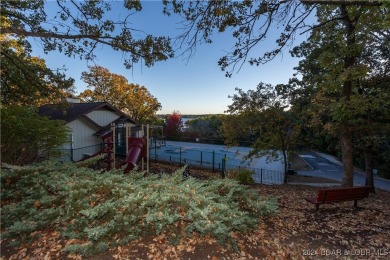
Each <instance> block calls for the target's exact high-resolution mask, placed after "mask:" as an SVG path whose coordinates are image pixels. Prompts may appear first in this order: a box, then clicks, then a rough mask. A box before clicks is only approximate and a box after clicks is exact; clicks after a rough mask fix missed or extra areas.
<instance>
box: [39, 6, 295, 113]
mask: <svg viewBox="0 0 390 260" xmlns="http://www.w3.org/2000/svg"><path fill="white" fill-rule="evenodd" d="M54 5H55V2H50V1H49V2H48V7H49V9H48V10H49V11H50V10H53V9H51V8H53V7H54ZM112 5H113V9H112V10H113V11H112V13H111V14H110V16H111V17H112V18H114V19H119V18H120V17H125V16H126V15H127V14H128V11H127V10H125V9H124V8H121V6H122V3H121V2H119V3H118V2H117V3H112ZM142 6H143V10H142V11H141V12H138V13H135V14H134V15H132V16H131V17H132V18H131V22H132V26H133V27H134V28H136V29H140V30H142V31H144V33H143V32H139V33H136V34H139V35H141V36H143V35H146V34H153V35H155V36H158V35H167V36H171V37H174V36H177V35H178V34H179V33H180V32H181V31H180V28H181V25H180V24H179V21H180V18H179V17H177V16H175V15H172V16H170V17H168V16H164V15H163V14H162V4H161V3H160V2H159V1H143V2H142ZM48 14H49V15H50V12H48ZM275 36H276V34H275ZM32 43H33V49H34V52H33V55H35V56H40V57H42V58H44V59H45V60H46V64H47V65H48V66H49V67H50V68H52V69H54V68H62V67H65V68H67V71H66V75H67V76H69V77H72V78H74V79H75V87H76V91H77V93H80V92H82V91H84V90H85V89H86V84H85V83H84V82H83V81H82V80H81V79H80V77H81V72H83V71H88V68H87V66H88V65H94V64H96V65H99V66H102V67H105V68H107V69H109V70H110V71H111V72H112V73H116V74H119V75H123V76H125V77H126V78H127V79H128V80H129V82H132V83H135V84H139V85H143V86H145V87H146V88H147V89H148V90H149V91H150V93H151V94H152V95H153V96H155V97H156V98H157V99H158V101H159V102H160V103H161V105H162V110H160V111H159V112H158V114H170V113H172V112H173V111H174V110H178V111H180V113H181V114H218V113H223V112H224V111H226V110H227V106H228V105H229V104H230V103H231V99H229V98H228V95H231V94H234V93H235V90H234V89H235V88H236V87H238V88H242V89H244V90H249V89H255V88H256V86H257V84H258V83H259V82H265V83H271V84H278V83H286V82H287V81H288V79H289V78H290V77H291V76H292V74H293V73H294V70H293V67H294V66H296V65H297V64H298V59H296V58H295V59H293V58H291V57H290V54H289V53H288V50H285V51H284V53H283V55H280V56H278V57H277V58H276V59H274V60H273V61H272V62H270V63H268V64H266V65H261V66H259V67H256V66H250V65H249V64H247V65H244V66H243V67H242V69H241V70H240V71H239V72H238V73H237V74H233V76H232V77H231V78H226V77H225V72H223V71H221V69H220V67H219V66H218V64H217V62H218V59H219V58H220V57H222V56H223V55H224V54H225V53H226V51H229V50H230V49H231V48H232V47H233V46H234V39H233V38H232V36H231V34H229V33H228V32H225V33H223V34H216V35H215V37H214V42H213V43H212V44H203V45H200V46H198V47H197V50H196V52H195V54H194V55H193V56H192V57H191V59H190V60H186V59H183V57H177V58H173V59H171V60H168V61H163V62H158V63H156V64H155V66H153V67H151V68H148V67H146V66H144V65H143V64H142V63H139V64H135V65H134V68H133V69H130V70H127V69H125V67H124V65H123V60H122V54H121V53H120V52H115V51H113V50H111V49H110V48H108V47H99V48H98V49H97V50H96V52H95V54H96V56H97V58H96V60H95V61H94V63H92V62H89V63H88V62H87V61H85V60H80V59H79V58H75V59H73V58H68V57H66V56H65V55H63V54H61V53H56V52H51V53H49V54H48V55H45V54H44V53H43V52H42V50H41V49H40V47H39V45H38V44H36V43H34V41H32ZM275 45H276V44H275V41H274V40H272V37H270V38H269V39H268V40H267V41H265V42H263V43H262V45H261V46H260V47H261V49H262V50H263V51H267V50H271V49H272V47H273V46H275ZM177 54H179V53H177ZM253 55H254V56H256V55H260V53H258V54H256V53H253Z"/></svg>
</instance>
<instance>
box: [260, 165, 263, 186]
mask: <svg viewBox="0 0 390 260" xmlns="http://www.w3.org/2000/svg"><path fill="white" fill-rule="evenodd" d="M260 183H263V168H261V169H260Z"/></svg>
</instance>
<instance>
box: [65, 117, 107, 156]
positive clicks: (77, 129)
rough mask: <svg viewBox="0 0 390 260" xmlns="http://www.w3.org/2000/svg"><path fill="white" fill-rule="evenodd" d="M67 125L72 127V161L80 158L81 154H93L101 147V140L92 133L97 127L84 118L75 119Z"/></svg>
mask: <svg viewBox="0 0 390 260" xmlns="http://www.w3.org/2000/svg"><path fill="white" fill-rule="evenodd" d="M67 126H69V128H71V129H72V139H73V140H72V141H73V161H78V160H81V159H82V158H83V154H94V153H96V152H97V151H99V150H100V149H101V142H102V140H101V139H100V138H98V137H97V136H94V135H93V134H94V133H96V131H97V130H98V129H96V128H95V127H93V126H91V124H88V123H87V122H86V121H85V120H82V119H76V120H74V121H72V122H69V123H68V124H67ZM67 147H69V144H68V145H67Z"/></svg>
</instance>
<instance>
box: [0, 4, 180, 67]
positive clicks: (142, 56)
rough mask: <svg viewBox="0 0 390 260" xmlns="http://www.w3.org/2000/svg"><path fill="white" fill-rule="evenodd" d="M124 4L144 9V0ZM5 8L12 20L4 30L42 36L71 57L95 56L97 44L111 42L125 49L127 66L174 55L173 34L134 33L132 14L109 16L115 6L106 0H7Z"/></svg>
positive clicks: (46, 47) (45, 47) (51, 46)
mask: <svg viewBox="0 0 390 260" xmlns="http://www.w3.org/2000/svg"><path fill="white" fill-rule="evenodd" d="M45 5H51V6H50V8H51V12H47V10H46V8H45V7H46V6H45ZM123 6H124V8H125V11H130V12H131V11H133V10H135V11H140V10H141V9H142V5H141V2H140V1H129V0H127V1H124V2H123ZM126 9H127V10H126ZM1 10H2V15H4V16H5V17H7V19H8V21H9V23H8V24H7V26H3V25H2V33H6V34H14V35H16V36H18V37H29V38H34V39H36V40H40V42H41V44H42V48H43V50H44V51H45V52H49V51H59V52H63V53H64V54H65V55H67V56H70V57H80V58H84V59H86V60H93V59H94V58H95V54H94V51H95V50H96V49H97V48H101V47H102V46H109V47H111V48H112V49H114V50H116V51H120V52H122V53H123V58H124V65H125V66H126V67H127V68H131V67H132V66H133V64H134V63H137V62H139V61H140V60H143V61H144V62H145V65H146V66H152V65H153V64H154V63H155V62H156V61H163V60H167V59H168V58H172V57H173V50H172V48H171V42H170V38H169V37H154V36H151V35H147V36H146V37H144V38H142V37H138V35H139V34H133V31H136V30H135V29H133V25H131V23H130V22H129V17H127V18H124V19H122V20H114V19H108V18H107V17H110V16H111V15H112V14H113V13H112V12H113V11H114V10H112V6H111V3H109V2H106V1H102V0H101V1H87V2H77V1H57V2H56V3H50V2H49V3H46V2H45V1H34V2H33V3H32V2H31V3H24V2H15V1H3V2H1ZM115 17H116V16H115Z"/></svg>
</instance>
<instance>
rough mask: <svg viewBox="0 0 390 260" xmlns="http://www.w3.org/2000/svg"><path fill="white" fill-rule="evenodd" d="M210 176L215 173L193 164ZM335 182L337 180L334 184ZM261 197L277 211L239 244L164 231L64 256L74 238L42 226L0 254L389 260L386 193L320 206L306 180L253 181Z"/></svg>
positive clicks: (160, 168)
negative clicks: (171, 238)
mask: <svg viewBox="0 0 390 260" xmlns="http://www.w3.org/2000/svg"><path fill="white" fill-rule="evenodd" d="M177 168H178V166H174V165H169V164H161V163H159V164H152V165H151V172H155V173H158V172H171V171H174V170H176V169H177ZM191 173H192V174H193V175H198V177H201V178H210V176H211V177H213V176H215V175H216V174H217V176H218V173H212V172H209V171H206V170H200V169H191ZM336 185H337V184H336ZM248 188H250V189H255V190H256V191H258V193H259V196H271V197H276V198H277V201H278V208H279V209H278V212H277V213H276V214H275V215H272V216H267V217H259V225H258V226H257V228H255V229H253V230H251V231H249V232H247V233H245V234H239V233H237V234H232V236H233V237H234V238H235V240H236V241H237V248H233V247H232V246H230V245H228V244H219V243H217V241H216V240H215V239H214V238H211V237H208V236H201V235H200V234H194V235H193V236H191V237H188V236H187V237H183V238H182V239H181V240H180V242H179V244H176V245H172V244H169V242H168V241H167V239H166V237H165V236H164V235H160V236H154V237H144V238H142V239H139V240H136V241H133V242H132V243H129V244H128V245H126V246H120V247H116V248H112V249H110V250H109V251H106V252H104V253H102V254H100V255H96V256H92V257H88V258H85V257H82V256H79V255H66V254H64V253H63V252H62V251H61V250H62V248H64V246H65V245H67V244H71V243H74V241H71V240H68V239H66V238H64V237H61V235H60V233H59V232H57V231H55V230H50V229H48V230H43V231H41V232H40V233H41V238H40V239H38V240H36V241H33V242H32V243H30V244H25V245H22V246H20V247H17V248H15V247H10V246H9V242H10V241H7V240H1V259H99V260H100V259H214V260H215V259H390V207H389V204H388V201H390V192H386V191H382V190H377V192H376V193H375V194H370V196H369V197H368V198H366V199H364V200H362V201H359V203H358V207H357V208H354V207H353V202H352V201H350V202H343V203H337V204H326V205H321V206H320V209H319V211H315V206H314V205H312V204H310V203H308V202H306V201H305V200H304V198H305V197H312V196H315V194H316V192H317V191H318V188H316V187H310V186H304V185H289V184H287V185H253V186H248Z"/></svg>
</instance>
